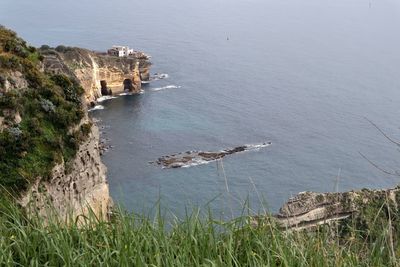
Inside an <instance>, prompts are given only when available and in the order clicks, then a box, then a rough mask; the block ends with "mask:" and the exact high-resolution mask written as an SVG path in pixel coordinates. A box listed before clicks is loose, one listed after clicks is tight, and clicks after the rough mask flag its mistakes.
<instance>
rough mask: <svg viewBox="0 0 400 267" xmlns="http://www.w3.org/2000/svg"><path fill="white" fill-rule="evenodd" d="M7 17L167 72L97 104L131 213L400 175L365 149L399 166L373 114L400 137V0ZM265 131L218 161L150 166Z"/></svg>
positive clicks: (73, 4)
mask: <svg viewBox="0 0 400 267" xmlns="http://www.w3.org/2000/svg"><path fill="white" fill-rule="evenodd" d="M0 23H2V24H4V25H5V26H8V27H10V28H13V29H14V30H15V31H17V32H18V33H19V34H20V35H21V36H22V37H24V38H26V39H27V40H28V41H29V42H31V43H32V44H34V45H41V44H44V43H46V44H49V45H52V46H55V45H58V44H66V45H73V46H82V47H86V48H90V49H96V50H106V49H107V48H108V47H109V46H111V45H112V44H128V45H130V46H132V47H134V48H135V49H140V50H143V51H145V52H147V53H149V54H151V55H152V62H153V63H154V65H153V69H152V72H153V73H155V72H159V73H167V74H168V75H169V77H168V78H166V79H160V80H156V81H153V82H151V84H149V85H147V86H146V87H144V94H142V95H134V96H130V95H128V96H119V97H118V98H116V99H112V100H106V101H103V102H102V103H101V105H102V106H104V109H102V110H96V111H93V112H92V114H93V116H94V117H96V118H99V119H101V120H102V122H101V124H102V125H105V126H107V127H105V129H104V130H103V131H104V137H105V138H109V139H110V144H111V145H112V146H113V147H114V148H113V149H111V150H110V151H108V152H107V153H106V154H105V156H104V162H105V163H106V165H107V167H108V174H109V183H110V188H111V193H112V196H113V198H114V199H115V200H116V201H117V202H119V203H121V204H123V205H124V206H125V207H127V208H129V209H131V210H135V211H139V212H142V211H148V210H149V208H151V207H152V206H153V205H154V204H155V203H156V202H157V201H158V200H159V198H161V202H162V203H163V205H164V206H166V207H168V208H169V209H170V210H172V211H173V212H174V213H177V214H183V213H184V212H185V211H184V207H185V206H186V205H188V204H190V205H200V206H201V205H205V204H207V203H208V202H209V201H210V200H213V201H212V202H211V204H210V205H211V208H212V209H213V210H214V211H216V212H225V213H226V214H229V215H230V214H231V210H232V211H233V213H234V215H237V214H239V213H240V212H241V210H242V209H241V207H242V204H241V203H243V201H244V200H246V199H248V201H249V202H250V205H251V206H252V207H253V208H254V209H255V210H258V209H261V208H262V205H261V204H260V198H265V201H266V202H267V203H268V206H269V207H270V208H271V209H272V210H276V209H277V208H278V207H279V206H280V205H281V204H282V203H283V202H284V201H285V200H286V199H287V198H288V197H290V196H291V195H293V194H296V193H297V192H299V191H305V190H316V191H332V190H336V189H338V190H349V189H359V188H363V187H372V188H380V187H388V186H393V185H395V184H396V183H397V182H398V181H399V177H391V176H388V175H385V174H383V173H382V172H380V171H378V170H377V169H376V168H374V167H373V166H372V165H371V164H369V163H368V162H367V161H366V160H365V159H363V158H362V157H361V155H360V154H359V152H361V153H363V154H365V155H366V156H367V157H368V158H369V159H370V160H372V161H374V162H376V163H378V164H380V165H381V166H382V167H384V168H387V169H396V167H397V166H399V161H398V156H399V152H398V151H397V150H396V147H395V146H394V145H393V144H391V143H390V142H388V141H387V140H386V139H385V138H384V137H383V136H382V135H381V134H380V133H379V132H378V131H377V129H375V128H374V127H373V126H372V125H371V124H370V123H369V122H368V121H367V120H366V119H365V118H368V119H370V120H372V121H374V122H375V123H377V124H378V125H379V127H381V128H382V129H383V130H384V131H385V132H387V133H388V134H390V135H391V136H393V137H394V138H396V137H399V133H400V129H399V118H400V109H399V105H398V103H399V100H400V90H399V89H400V80H399V77H400V50H399V47H400V35H399V34H398V33H399V25H400V5H399V4H398V1H397V0H380V1H372V0H371V1H368V0H310V1H303V0H287V1H280V0H235V1H232V0H205V1H194V0H188V1H179V2H178V1H172V0H163V1H161V0H149V1H146V2H145V3H143V2H132V1H128V0H115V1H105V0H98V1H94V0H82V1H72V0H67V1H56V2H55V1H50V0H40V1H28V0H25V1H18V3H16V2H15V1H14V0H2V3H1V8H0ZM108 126H109V127H108ZM399 139H400V137H399ZM266 141H271V142H272V145H271V146H270V147H268V148H266V149H262V150H259V151H254V152H249V153H243V154H237V155H232V156H229V157H226V158H224V160H223V163H222V164H221V163H219V165H218V164H217V163H215V162H214V163H210V164H207V165H201V166H196V167H192V168H182V169H161V168H160V167H158V166H154V165H151V164H149V163H148V162H149V161H154V160H156V159H157V158H158V157H160V156H163V155H169V154H172V153H177V152H183V151H187V150H211V151H215V150H219V149H225V148H229V147H235V146H239V145H243V144H252V143H262V142H266ZM227 191H229V193H227ZM258 194H259V195H260V196H261V197H259V196H258ZM228 195H230V196H231V197H229V196H228Z"/></svg>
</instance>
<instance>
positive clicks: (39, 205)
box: [20, 117, 112, 220]
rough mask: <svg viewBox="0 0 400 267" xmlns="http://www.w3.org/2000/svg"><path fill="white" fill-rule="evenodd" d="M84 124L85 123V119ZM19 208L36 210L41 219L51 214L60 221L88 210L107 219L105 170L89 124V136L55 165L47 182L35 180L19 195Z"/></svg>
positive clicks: (95, 131) (94, 130)
mask: <svg viewBox="0 0 400 267" xmlns="http://www.w3.org/2000/svg"><path fill="white" fill-rule="evenodd" d="M84 122H89V119H88V118H87V117H86V118H85V120H83V123H84ZM20 203H21V205H22V206H23V207H25V208H27V209H28V210H30V211H34V210H36V211H38V212H39V214H40V215H42V216H43V217H46V216H49V215H50V214H52V212H55V213H56V214H57V215H59V216H60V218H61V219H63V220H68V219H72V220H74V219H75V218H77V217H79V216H80V215H88V214H89V210H91V211H93V213H94V214H95V215H96V216H97V217H98V218H99V219H103V220H107V218H108V212H109V209H110V207H111V205H112V199H111V197H110V195H109V189H108V183H107V179H106V167H105V166H104V164H103V163H102V162H101V159H100V149H99V131H98V128H97V126H95V125H92V126H91V128H90V133H89V134H88V136H87V138H86V140H85V141H83V142H82V143H81V144H80V145H79V148H78V151H77V153H76V156H75V157H74V158H73V159H72V160H71V161H69V162H68V164H66V163H65V162H63V161H62V162H60V163H58V164H56V165H55V166H54V167H53V169H52V172H51V175H50V179H42V178H41V177H39V178H38V179H37V180H36V181H35V182H34V183H33V184H32V186H31V187H30V188H29V190H28V191H26V192H25V193H24V194H23V195H22V196H21V201H20Z"/></svg>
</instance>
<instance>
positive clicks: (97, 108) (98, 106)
mask: <svg viewBox="0 0 400 267" xmlns="http://www.w3.org/2000/svg"><path fill="white" fill-rule="evenodd" d="M102 109H104V106H102V105H96V106H94V107H93V108H90V109H88V112H91V111H95V110H102Z"/></svg>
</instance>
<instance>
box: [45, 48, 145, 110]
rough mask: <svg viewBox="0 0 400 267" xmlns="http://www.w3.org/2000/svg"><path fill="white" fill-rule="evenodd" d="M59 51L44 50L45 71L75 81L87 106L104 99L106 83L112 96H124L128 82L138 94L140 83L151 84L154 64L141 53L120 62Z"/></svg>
mask: <svg viewBox="0 0 400 267" xmlns="http://www.w3.org/2000/svg"><path fill="white" fill-rule="evenodd" d="M57 50H58V51H56V50H54V49H45V50H42V53H43V55H44V61H43V63H44V69H45V70H46V71H47V72H50V73H68V75H73V76H74V77H76V79H78V80H79V82H80V84H81V85H82V87H83V88H84V89H85V100H86V102H87V103H90V102H93V101H95V100H96V99H97V98H98V97H100V96H101V91H100V89H101V81H105V82H106V84H107V87H108V88H109V89H111V90H112V92H113V93H120V92H123V91H124V87H126V84H127V83H126V81H128V84H130V85H131V88H130V91H131V92H133V93H139V92H140V91H141V82H142V81H148V80H149V77H150V72H149V71H150V65H151V63H150V61H149V58H148V56H146V55H145V54H143V53H141V52H137V53H136V54H134V55H133V56H131V57H124V58H119V57H114V56H109V55H106V54H103V53H95V52H93V51H89V50H86V49H81V48H65V49H63V50H59V49H57Z"/></svg>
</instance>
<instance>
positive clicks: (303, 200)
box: [274, 188, 400, 229]
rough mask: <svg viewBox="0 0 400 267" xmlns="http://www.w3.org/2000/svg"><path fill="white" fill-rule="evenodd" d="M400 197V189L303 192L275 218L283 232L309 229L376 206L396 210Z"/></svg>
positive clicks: (290, 201)
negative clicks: (389, 207) (384, 205)
mask: <svg viewBox="0 0 400 267" xmlns="http://www.w3.org/2000/svg"><path fill="white" fill-rule="evenodd" d="M399 197H400V189H399V188H394V189H387V190H366V189H365V190H361V191H350V192H344V193H314V192H303V193H300V194H298V195H297V196H295V197H293V198H291V199H289V201H288V202H287V203H285V204H284V205H283V206H282V208H281V209H280V211H279V213H278V214H276V215H275V216H274V217H275V218H276V222H277V223H278V225H279V226H280V227H282V228H284V229H309V228H313V227H315V226H317V225H321V224H327V223H331V222H337V221H340V220H343V219H346V218H348V217H350V216H358V215H360V214H361V212H362V211H363V210H365V209H366V208H368V207H370V206H371V205H376V203H389V204H388V205H393V206H394V207H397V205H398V204H399V203H398V200H400V198H399ZM380 205H382V204H378V206H380ZM378 209H379V207H378Z"/></svg>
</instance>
